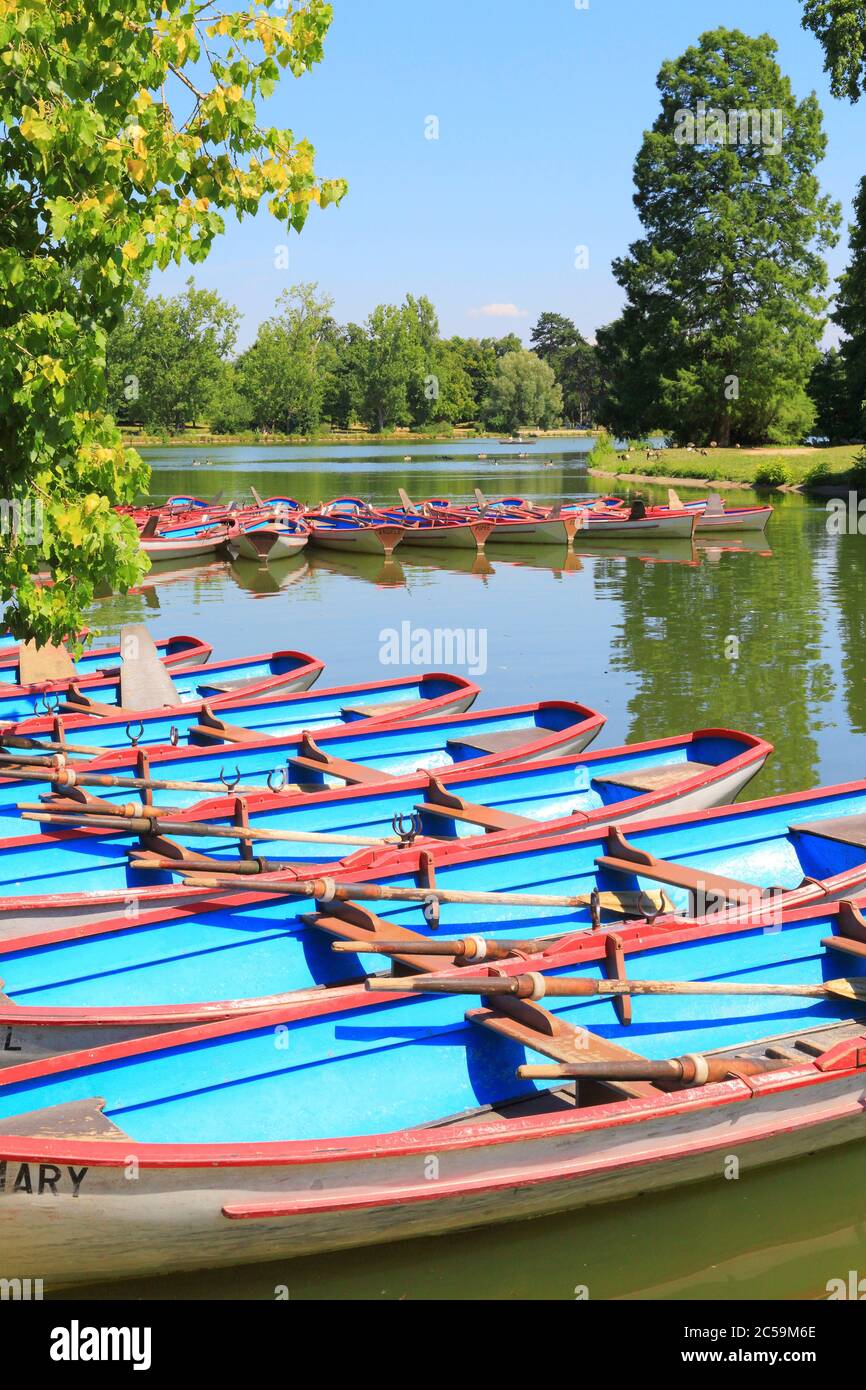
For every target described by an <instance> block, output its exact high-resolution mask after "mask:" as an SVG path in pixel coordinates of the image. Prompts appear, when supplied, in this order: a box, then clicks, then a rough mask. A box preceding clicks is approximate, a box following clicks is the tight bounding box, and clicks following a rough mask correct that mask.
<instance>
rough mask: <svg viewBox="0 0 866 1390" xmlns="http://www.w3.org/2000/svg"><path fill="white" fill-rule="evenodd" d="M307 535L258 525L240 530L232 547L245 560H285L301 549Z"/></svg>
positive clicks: (265, 561)
mask: <svg viewBox="0 0 866 1390" xmlns="http://www.w3.org/2000/svg"><path fill="white" fill-rule="evenodd" d="M308 541H309V535H307V534H304V533H301V534H297V533H293V532H289V531H281V530H279V529H277V528H276V527H259V528H257V529H256V530H253V531H242V532H241V533H240V535H239V536H238V537H237V539H236V540H235V541H234V543H233V548H234V550H235V551H236V553H237V554H238V555H240V556H241V557H242V558H243V559H245V560H259V561H262V562H263V563H267V562H269V561H271V560H285V559H287V558H288V557H289V556H290V555H297V554H298V552H299V551H301V550H303V549H304V547H305V545H306V544H307V542H308Z"/></svg>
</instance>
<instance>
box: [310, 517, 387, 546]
mask: <svg viewBox="0 0 866 1390" xmlns="http://www.w3.org/2000/svg"><path fill="white" fill-rule="evenodd" d="M308 524H309V527H310V541H311V543H312V544H313V545H319V546H321V547H322V548H323V549H324V550H348V551H350V552H352V553H354V554H360V555H386V556H387V555H392V554H393V553H394V551H395V549H396V548H397V546H398V545H399V544H400V542H401V540H402V539H403V535H404V530H403V527H402V526H398V525H396V524H395V523H394V522H391V521H377V520H368V519H367V518H364V517H348V516H338V515H328V516H316V515H312V516H309V515H308Z"/></svg>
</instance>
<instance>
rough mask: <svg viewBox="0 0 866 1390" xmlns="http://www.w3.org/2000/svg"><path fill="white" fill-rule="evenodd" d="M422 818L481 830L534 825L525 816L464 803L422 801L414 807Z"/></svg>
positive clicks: (518, 828) (469, 802) (472, 803)
mask: <svg viewBox="0 0 866 1390" xmlns="http://www.w3.org/2000/svg"><path fill="white" fill-rule="evenodd" d="M415 809H416V811H420V812H421V814H422V815H423V816H441V817H442V818H443V819H444V820H456V821H461V822H462V823H463V824H464V825H477V826H479V827H480V828H481V829H482V830H487V831H491V832H492V831H495V830H522V829H525V827H526V826H527V825H532V824H536V825H537V823H538V822H537V821H536V822H533V821H530V820H529V818H528V817H527V816H515V815H512V813H511V812H510V811H494V810H493V808H492V807H489V806H477V805H475V803H474V802H471V801H466V802H464V803H463V804H462V805H460V806H437V805H435V803H434V802H432V801H422V802H419V804H418V805H417V806H416V807H415Z"/></svg>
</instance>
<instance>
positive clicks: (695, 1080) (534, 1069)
mask: <svg viewBox="0 0 866 1390" xmlns="http://www.w3.org/2000/svg"><path fill="white" fill-rule="evenodd" d="M808 1061H809V1058H808V1057H806V1056H805V1055H804V1057H803V1064H804V1065H805V1064H806V1062H808ZM792 1065H795V1063H792V1062H790V1061H779V1060H777V1059H775V1058H774V1059H770V1058H769V1057H727V1058H725V1057H705V1056H703V1055H702V1054H701V1053H694V1054H692V1055H691V1056H687V1057H671V1058H668V1059H667V1060H665V1061H662V1062H651V1061H650V1060H649V1058H646V1059H643V1058H640V1059H637V1060H635V1061H623V1062H526V1063H524V1065H523V1066H521V1067H518V1068H517V1075H518V1076H520V1077H523V1079H524V1080H529V1081H564V1080H570V1081H580V1080H584V1081H655V1082H667V1083H669V1084H672V1085H674V1086H677V1085H680V1086H707V1085H712V1084H713V1083H714V1082H718V1081H728V1080H730V1079H731V1078H732V1077H736V1076H760V1075H761V1074H762V1073H764V1072H769V1071H785V1070H786V1069H787V1068H789V1067H791V1066H792Z"/></svg>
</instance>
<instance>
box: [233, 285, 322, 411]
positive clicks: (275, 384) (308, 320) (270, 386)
mask: <svg viewBox="0 0 866 1390" xmlns="http://www.w3.org/2000/svg"><path fill="white" fill-rule="evenodd" d="M332 308H333V300H332V299H330V298H329V297H328V296H327V295H320V294H319V293H318V287H317V286H316V285H315V284H302V285H294V286H293V287H292V288H291V289H290V290H284V291H283V293H282V294H281V295H280V297H279V299H278V300H277V312H276V314H274V315H273V317H272V318H269V319H268V320H266V322H265V323H263V324H262V325H261V327H260V328H259V331H258V334H257V336H256V340H255V342H254V343H253V346H252V347H251V348H250V349H249V351H248V352H245V353H244V354H243V356H242V357H241V358H240V360H239V362H238V364H237V372H236V377H237V381H238V386H239V390H240V392H241V394H242V395H244V396H245V397H246V399H247V401H248V403H249V406H250V410H251V414H252V421H253V424H254V425H255V426H256V427H257V428H259V429H263V430H265V431H266V432H267V433H269V434H270V433H274V432H282V433H283V434H293V433H297V434H304V433H311V432H313V431H315V430H317V429H318V427H319V424H320V421H321V418H322V403H323V400H324V397H325V386H326V381H327V376H328V372H329V370H330V368H331V364H332V363H333V362H334V361H335V359H336V350H335V348H334V344H333V332H332V329H333V320H332V318H331V310H332Z"/></svg>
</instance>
